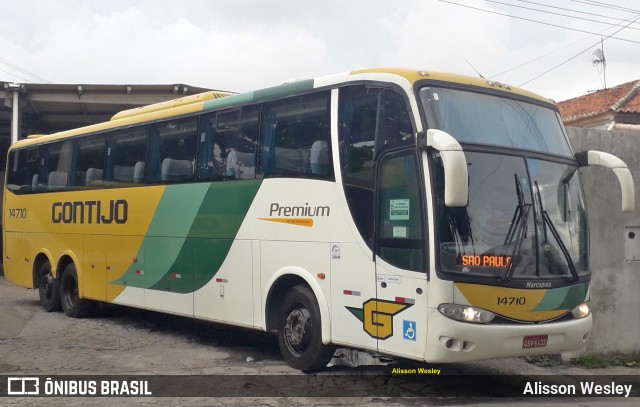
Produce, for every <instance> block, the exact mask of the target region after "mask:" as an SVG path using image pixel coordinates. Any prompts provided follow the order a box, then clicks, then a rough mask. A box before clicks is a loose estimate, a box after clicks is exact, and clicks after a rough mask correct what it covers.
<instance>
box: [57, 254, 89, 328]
mask: <svg viewBox="0 0 640 407" xmlns="http://www.w3.org/2000/svg"><path fill="white" fill-rule="evenodd" d="M60 302H61V304H62V310H63V311H64V313H65V314H66V315H67V316H68V317H71V318H84V317H86V316H88V315H89V314H90V313H91V310H92V309H93V302H91V301H89V300H85V299H82V298H80V290H79V289H78V273H77V272H76V266H75V264H73V263H70V264H68V265H67V267H65V268H64V272H63V273H62V278H61V279H60Z"/></svg>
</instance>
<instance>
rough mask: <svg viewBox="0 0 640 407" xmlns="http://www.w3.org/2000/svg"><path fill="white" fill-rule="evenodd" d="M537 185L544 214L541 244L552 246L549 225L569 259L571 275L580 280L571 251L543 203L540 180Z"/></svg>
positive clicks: (563, 252)
mask: <svg viewBox="0 0 640 407" xmlns="http://www.w3.org/2000/svg"><path fill="white" fill-rule="evenodd" d="M535 186H536V193H537V195H538V208H539V210H540V214H541V215H542V222H543V223H542V224H543V233H544V241H543V243H541V245H545V246H547V247H548V246H550V245H549V240H548V238H547V228H546V226H548V227H549V229H550V230H551V234H552V235H553V237H554V238H555V239H556V242H558V246H560V251H561V252H562V254H563V255H564V258H565V260H566V261H567V265H568V266H569V271H570V272H571V276H572V277H573V278H574V280H578V279H579V278H580V277H579V276H578V271H577V270H576V266H575V264H573V260H572V259H571V254H570V253H569V249H567V246H566V245H565V244H564V242H563V241H562V238H561V237H560V233H559V232H558V229H556V226H555V225H554V224H553V221H552V220H551V218H550V217H549V214H548V213H547V211H546V210H545V209H544V206H543V205H542V195H541V194H540V186H539V185H538V181H535Z"/></svg>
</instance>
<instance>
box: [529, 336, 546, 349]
mask: <svg viewBox="0 0 640 407" xmlns="http://www.w3.org/2000/svg"><path fill="white" fill-rule="evenodd" d="M547 340H549V335H533V336H525V337H524V338H523V339H522V349H527V348H543V347H545V346H547Z"/></svg>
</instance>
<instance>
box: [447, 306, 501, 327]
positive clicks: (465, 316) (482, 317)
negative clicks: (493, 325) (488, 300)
mask: <svg viewBox="0 0 640 407" xmlns="http://www.w3.org/2000/svg"><path fill="white" fill-rule="evenodd" d="M438 311H440V313H441V314H442V315H444V316H445V317H448V318H451V319H455V320H458V321H463V322H474V323H477V324H488V323H489V322H491V321H493V318H495V316H496V314H494V313H493V312H491V311H487V310H485V309H481V308H475V307H471V306H469V305H458V304H440V305H439V306H438Z"/></svg>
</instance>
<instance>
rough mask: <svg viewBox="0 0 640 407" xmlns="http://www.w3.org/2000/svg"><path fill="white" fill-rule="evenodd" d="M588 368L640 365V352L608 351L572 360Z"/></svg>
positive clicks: (637, 366) (575, 363)
mask: <svg viewBox="0 0 640 407" xmlns="http://www.w3.org/2000/svg"><path fill="white" fill-rule="evenodd" d="M571 363H572V364H574V365H578V366H582V367H585V368H587V369H602V368H605V367H612V366H624V367H636V368H639V367H640V352H633V353H607V354H599V355H584V356H580V357H579V358H578V359H576V360H574V361H573V362H571Z"/></svg>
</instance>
